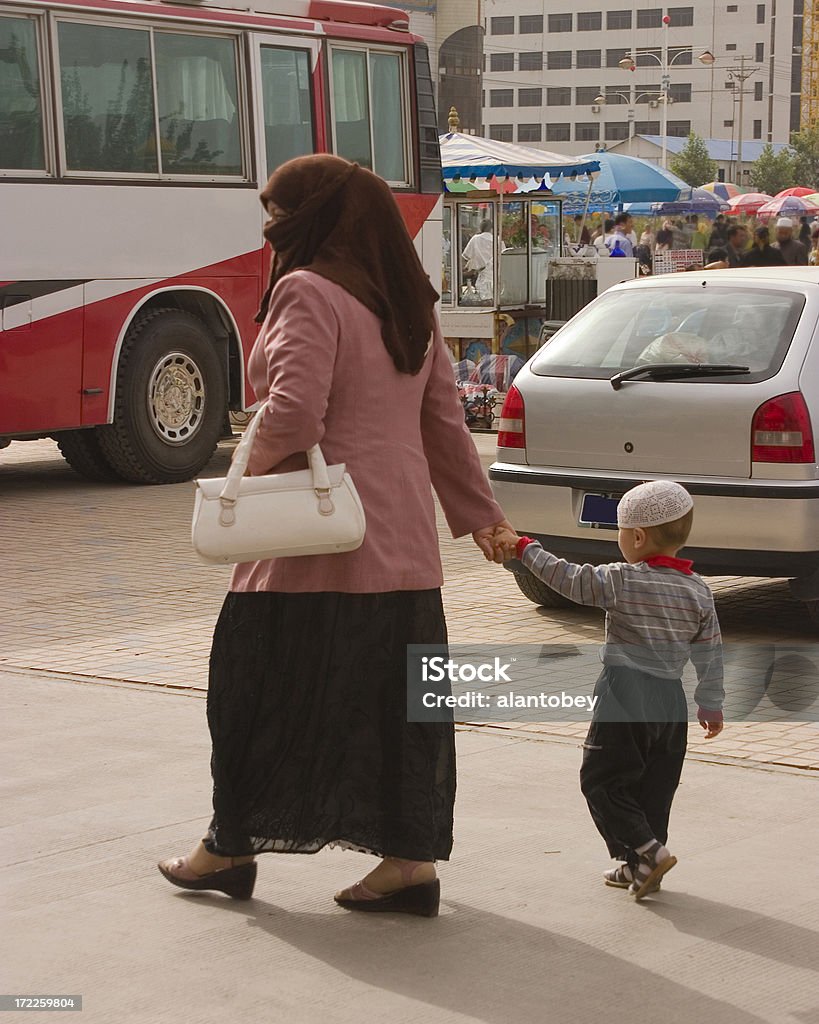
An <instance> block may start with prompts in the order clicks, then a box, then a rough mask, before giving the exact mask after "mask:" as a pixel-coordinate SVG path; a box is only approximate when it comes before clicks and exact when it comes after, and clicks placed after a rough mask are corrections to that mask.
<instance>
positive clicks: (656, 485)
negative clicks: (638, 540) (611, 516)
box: [617, 480, 694, 530]
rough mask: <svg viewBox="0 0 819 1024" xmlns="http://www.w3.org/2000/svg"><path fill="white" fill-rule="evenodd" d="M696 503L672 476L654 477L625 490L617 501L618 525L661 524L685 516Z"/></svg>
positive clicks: (630, 527)
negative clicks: (662, 478) (660, 478)
mask: <svg viewBox="0 0 819 1024" xmlns="http://www.w3.org/2000/svg"><path fill="white" fill-rule="evenodd" d="M693 507H694V499H693V498H692V497H691V495H690V494H689V493H688V491H687V490H686V489H685V488H684V487H681V486H680V485H679V484H677V483H675V482H674V481H673V480H651V481H649V482H648V483H647V484H639V485H638V486H637V487H632V488H631V490H630V491H626V493H625V494H624V495H623V497H622V498H621V499H620V502H619V504H618V505H617V525H618V526H620V527H622V528H623V529H626V530H628V529H633V528H634V527H636V526H641V527H643V529H645V528H646V527H648V526H661V525H662V524H663V523H672V522H674V520H675V519H682V517H683V516H684V515H685V514H686V512H690V511H691V509H692V508H693Z"/></svg>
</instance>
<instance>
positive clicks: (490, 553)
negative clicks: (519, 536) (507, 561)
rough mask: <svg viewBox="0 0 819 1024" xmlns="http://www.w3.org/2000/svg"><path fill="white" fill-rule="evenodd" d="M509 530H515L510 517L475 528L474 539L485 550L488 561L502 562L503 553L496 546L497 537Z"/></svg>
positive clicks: (484, 554)
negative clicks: (478, 528) (490, 524)
mask: <svg viewBox="0 0 819 1024" xmlns="http://www.w3.org/2000/svg"><path fill="white" fill-rule="evenodd" d="M506 530H509V531H511V532H512V533H514V532H515V528H514V527H513V526H512V524H511V523H510V522H509V520H508V519H502V520H501V521H500V522H499V523H494V524H493V525H492V526H484V527H483V528H482V529H480V530H475V532H474V533H473V534H472V539H473V540H474V541H475V543H476V544H477V545H478V547H479V548H480V549H481V551H482V552H483V557H484V558H485V559H486V560H487V562H498V563H500V562H502V561H503V554H502V552H501V551H500V550H499V549H498V548H497V547H496V545H495V540H496V537H497V536H498V535H499V534H501V533H502V532H504V531H506Z"/></svg>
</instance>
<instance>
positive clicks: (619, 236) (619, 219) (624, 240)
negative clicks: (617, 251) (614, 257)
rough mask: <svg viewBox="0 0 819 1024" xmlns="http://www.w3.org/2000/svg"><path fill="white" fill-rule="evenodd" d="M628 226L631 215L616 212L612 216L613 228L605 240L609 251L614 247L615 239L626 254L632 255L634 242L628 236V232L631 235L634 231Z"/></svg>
mask: <svg viewBox="0 0 819 1024" xmlns="http://www.w3.org/2000/svg"><path fill="white" fill-rule="evenodd" d="M630 227H631V217H630V216H629V215H628V214H627V213H618V214H617V216H616V217H615V218H614V230H613V232H612V234H611V235H610V236H609V240H608V241H607V242H606V245H607V247H608V249H609V252H611V250H612V249H613V248H614V245H615V241H616V242H618V243H619V245H620V248H621V249H622V250H623V252H624V253H625V254H626V256H633V255H634V243H633V242H632V241H631V238H629V234H632V235H633V234H634V232H633V231H631V230H630Z"/></svg>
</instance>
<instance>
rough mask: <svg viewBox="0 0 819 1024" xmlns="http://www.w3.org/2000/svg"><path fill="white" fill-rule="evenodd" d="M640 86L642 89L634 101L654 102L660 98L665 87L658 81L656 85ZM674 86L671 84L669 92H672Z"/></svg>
mask: <svg viewBox="0 0 819 1024" xmlns="http://www.w3.org/2000/svg"><path fill="white" fill-rule="evenodd" d="M638 88H639V90H640V91H639V92H638V93H637V95H636V97H635V99H634V102H635V103H652V102H655V101H657V100H658V99H659V97H660V94H661V92H662V88H663V87H662V86H661V85H660V83H659V82H658V83H657V84H656V85H641V86H638ZM673 88H674V87H673V86H669V92H671V90H672V89H673Z"/></svg>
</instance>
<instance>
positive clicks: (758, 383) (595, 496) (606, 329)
mask: <svg viewBox="0 0 819 1024" xmlns="http://www.w3.org/2000/svg"><path fill="white" fill-rule="evenodd" d="M818 323H819V268H797V267H793V268H777V269H771V270H767V269H764V268H755V269H752V270H717V271H700V272H689V273H679V274H669V275H665V276H661V277H654V278H648V279H644V280H641V281H634V282H629V283H628V284H623V285H618V286H616V287H614V288H611V289H610V290H609V291H607V292H605V293H604V294H603V295H601V296H600V297H599V298H597V299H595V300H594V302H592V303H590V304H589V305H588V306H586V307H585V308H584V309H583V310H581V311H580V313H578V314H577V315H576V316H575V317H574V318H573V319H572V320H570V321H569V322H568V323H567V324H566V325H565V326H564V327H563V328H561V329H560V330H559V331H558V332H557V333H556V334H555V335H554V336H553V337H552V338H551V339H550V340H549V341H548V342H547V343H546V344H545V345H544V346H543V347H542V348H540V349H539V350H538V351H537V352H536V353H535V355H534V356H532V358H531V359H530V360H529V362H528V363H527V364H526V365H525V366H524V368H523V369H522V370H521V372H520V373H519V374H518V376H517V377H516V378H515V382H514V386H513V387H512V389H511V390H510V391H509V393H508V395H507V398H506V402H505V404H504V407H503V412H502V414H501V420H500V430H499V434H498V451H497V461H496V462H495V463H494V464H493V465H492V466H491V468H490V470H489V476H490V479H491V481H492V486H493V488H494V491H495V495H496V497H497V499H498V501H499V502H500V503H501V505H502V506H503V509H504V511H505V512H506V514H507V515H508V517H509V519H510V520H511V521H512V523H513V524H514V525H515V527H516V528H517V529H518V530H519V531H520V532H523V533H526V534H529V535H530V536H533V537H536V538H537V539H539V540H540V541H542V543H543V545H544V546H545V547H547V548H548V549H549V550H550V551H553V552H555V554H557V555H560V556H562V557H564V558H568V559H570V560H572V561H576V562H578V561H579V562H591V563H593V564H600V563H602V562H609V561H615V560H618V559H620V558H621V555H620V554H619V551H618V548H617V543H616V541H617V536H616V507H617V501H618V499H619V497H620V496H621V495H622V494H623V493H624V492H625V491H627V490H628V489H629V488H630V487H633V486H634V485H635V484H637V483H640V482H641V481H643V480H651V479H659V478H670V479H673V480H677V481H679V482H680V483H681V484H683V485H684V486H685V487H686V488H687V489H688V490H689V491H690V492H691V494H693V495H694V501H695V512H694V528H693V531H692V534H691V538H690V541H689V544H688V545H687V547H686V551H685V554H686V556H687V557H689V558H692V559H693V560H694V563H695V566H694V567H695V569H696V570H697V571H698V572H700V573H702V574H704V575H709V574H710V575H737V576H776V577H789V578H791V580H792V582H791V589H792V591H793V593H794V595H795V596H796V597H797V598H799V599H800V600H803V601H805V602H806V603H807V604H808V608H809V611H810V613H811V616H812V618H813V621H814V622H816V623H818V624H819V465H817V452H816V444H815V440H816V439H815V436H814V430H813V424H814V423H816V424H817V426H818V427H819V328H818V327H817V324H818ZM509 567H510V568H511V569H512V571H513V572H515V575H516V579H517V582H518V585H519V586H520V589H521V591H522V592H523V593H524V594H525V595H526V597H528V598H529V599H530V600H532V601H534V602H535V603H537V604H544V605H552V606H556V605H559V604H565V603H567V602H566V601H565V599H564V598H562V597H560V596H559V595H557V594H556V593H555V592H554V591H552V590H550V589H549V588H548V587H547V586H546V585H545V584H543V583H541V582H540V581H538V580H536V579H535V578H534V577H533V576H531V575H530V574H528V573H527V572H526V571H525V570H524V569H523V567H522V566H521V565H520V563H518V562H512V563H509Z"/></svg>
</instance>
